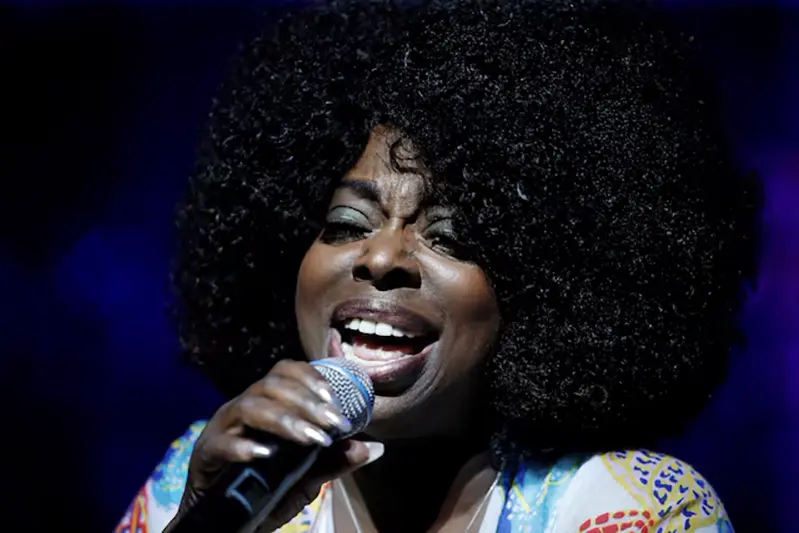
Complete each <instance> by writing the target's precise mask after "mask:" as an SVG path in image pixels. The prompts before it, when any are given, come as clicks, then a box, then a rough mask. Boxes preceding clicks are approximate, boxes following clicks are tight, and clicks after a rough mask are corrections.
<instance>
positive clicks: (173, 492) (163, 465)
mask: <svg viewBox="0 0 799 533" xmlns="http://www.w3.org/2000/svg"><path fill="white" fill-rule="evenodd" d="M205 425H206V422H205V421H204V420H200V421H197V422H194V423H193V424H192V425H191V426H189V429H187V430H186V432H185V433H183V435H181V436H180V437H178V438H177V439H175V440H174V441H172V444H170V445H169V449H168V450H167V452H166V454H164V458H163V459H161V462H160V463H158V465H157V466H156V467H155V470H154V471H153V473H152V475H151V476H150V480H149V484H150V489H151V492H152V496H153V500H154V501H155V503H156V504H159V505H161V506H165V507H172V506H177V505H178V504H180V498H181V496H182V495H183V489H184V487H185V486H186V477H187V476H188V473H189V459H190V458H191V452H192V451H193V450H194V445H195V443H196V442H197V438H198V437H199V436H200V433H202V431H203V429H205Z"/></svg>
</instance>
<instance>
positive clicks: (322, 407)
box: [261, 375, 352, 434]
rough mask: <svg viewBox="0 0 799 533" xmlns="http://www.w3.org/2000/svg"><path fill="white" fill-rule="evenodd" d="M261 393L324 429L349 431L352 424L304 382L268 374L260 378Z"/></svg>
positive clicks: (336, 408)
mask: <svg viewBox="0 0 799 533" xmlns="http://www.w3.org/2000/svg"><path fill="white" fill-rule="evenodd" d="M261 384H262V386H263V391H262V393H263V395H264V396H267V397H269V398H271V399H273V400H276V401H278V402H279V403H281V404H283V405H285V406H286V407H287V408H288V409H290V410H292V411H294V412H295V414H296V415H298V416H299V417H300V418H304V419H306V420H308V421H309V422H312V423H313V424H316V425H317V426H319V427H322V428H325V429H328V430H329V429H334V428H335V429H336V430H338V432H339V433H343V434H346V433H349V432H350V431H352V425H351V424H350V421H349V420H347V419H346V418H345V417H344V415H342V414H341V411H340V410H339V409H338V407H336V406H334V405H331V404H329V403H326V402H323V401H322V400H320V399H319V397H318V396H317V395H316V394H314V393H313V392H312V391H311V390H310V389H308V388H307V387H306V386H305V385H304V384H302V383H300V382H298V381H296V380H294V379H291V378H287V377H283V376H280V375H269V376H267V377H266V378H265V379H263V380H261Z"/></svg>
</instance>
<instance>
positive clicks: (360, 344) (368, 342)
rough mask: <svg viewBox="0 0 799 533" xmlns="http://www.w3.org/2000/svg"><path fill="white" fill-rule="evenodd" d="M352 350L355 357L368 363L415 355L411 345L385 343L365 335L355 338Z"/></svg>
mask: <svg viewBox="0 0 799 533" xmlns="http://www.w3.org/2000/svg"><path fill="white" fill-rule="evenodd" d="M386 340H388V339H386ZM352 349H353V353H354V354H355V357H358V358H359V359H364V360H366V361H392V360H394V359H398V358H400V357H402V356H404V355H411V354H413V353H414V350H413V347H412V346H411V345H410V344H391V343H383V342H379V341H378V340H377V339H375V338H374V337H367V336H363V335H354V336H353V338H352Z"/></svg>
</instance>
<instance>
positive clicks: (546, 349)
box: [174, 0, 758, 450]
mask: <svg viewBox="0 0 799 533" xmlns="http://www.w3.org/2000/svg"><path fill="white" fill-rule="evenodd" d="M666 20H667V19H666V18H665V17H663V14H662V13H660V12H659V11H658V10H657V9H655V8H653V7H651V6H649V5H647V4H643V3H638V2H616V1H598V0H568V1H566V0H514V1H502V0H480V1H477V0H451V1H439V0H435V1H431V2H424V3H419V2H416V3H403V4H398V3H392V2H382V1H381V2H374V1H372V2H367V1H363V2H358V1H355V2H346V3H328V4H324V5H305V6H302V7H290V8H284V9H283V10H282V12H281V14H280V16H278V17H275V18H273V19H271V21H270V23H269V24H267V28H266V30H264V32H263V33H262V34H261V35H259V36H258V37H257V38H255V39H253V40H252V41H250V42H248V43H247V44H246V45H245V46H244V48H243V52H242V56H241V59H240V60H239V61H238V62H237V63H236V67H235V69H234V74H233V76H232V77H231V79H230V80H229V82H228V83H227V85H226V87H225V88H224V90H223V91H222V97H221V98H220V99H219V100H218V101H217V102H215V103H214V106H213V110H212V112H211V116H210V125H209V130H208V133H207V135H206V138H205V142H204V143H203V144H202V147H201V153H200V157H199V160H198V165H197V169H196V171H195V173H194V174H193V175H192V177H191V180H190V185H189V189H188V194H187V195H186V198H185V201H184V203H183V204H182V205H181V208H180V211H179V216H178V230H179V234H180V246H179V254H178V258H177V264H176V270H175V276H174V283H175V286H176V288H177V292H178V298H179V305H178V316H179V321H180V330H181V339H182V342H183V345H184V347H185V350H186V354H187V356H188V358H189V359H190V361H192V362H193V363H195V364H197V365H199V366H200V367H201V368H202V369H203V370H204V372H205V373H206V374H207V376H209V377H210V379H212V380H213V381H214V382H215V383H216V384H217V385H218V386H219V387H220V388H221V390H222V391H223V392H224V393H226V394H228V395H235V394H237V393H239V392H240V391H242V390H243V389H244V388H245V387H246V386H248V385H249V384H250V383H251V382H253V381H255V380H256V379H258V378H259V377H261V376H263V375H264V373H265V372H267V371H268V369H269V368H270V367H271V365H273V364H274V363H275V362H276V361H277V360H279V359H282V358H303V353H302V350H301V348H300V346H299V339H298V335H297V332H296V322H295V318H294V313H293V311H292V309H293V305H294V294H295V287H296V278H297V271H298V267H299V264H300V262H301V260H302V257H303V255H304V253H305V251H306V250H307V249H308V247H309V245H310V244H311V242H312V241H313V240H314V239H315V238H316V236H317V235H318V233H319V231H320V227H321V222H322V220H323V215H324V209H325V207H326V204H327V201H328V200H329V198H330V194H331V192H332V189H333V187H334V185H335V184H336V183H337V182H338V181H339V180H340V178H341V177H342V176H343V175H344V174H345V172H346V171H347V170H348V169H349V168H350V167H351V166H352V165H353V164H354V162H355V161H356V160H357V158H358V156H359V155H360V153H361V151H362V150H363V147H364V146H365V143H366V140H367V138H368V134H369V132H370V131H371V130H372V129H373V128H374V127H375V126H376V125H378V124H385V125H390V126H392V127H394V128H396V129H397V130H398V131H401V132H402V133H403V134H404V135H405V136H407V138H409V139H411V140H412V141H413V143H414V145H415V146H417V147H419V148H420V149H421V150H422V153H423V158H424V160H425V164H426V165H427V166H428V167H429V168H430V169H431V171H432V174H433V176H434V180H435V184H436V187H435V193H436V194H438V195H440V200H441V201H443V202H446V203H447V204H449V205H455V206H458V208H459V213H458V215H459V219H458V220H459V225H460V229H461V232H462V234H463V236H464V239H465V241H466V244H467V246H468V249H470V250H471V251H472V254H473V255H472V260H474V261H475V262H477V263H478V264H479V265H480V266H481V267H482V268H483V269H484V270H485V272H486V273H487V275H488V277H489V278H490V280H491V282H492V284H493V286H494V288H495V291H496V294H497V298H498V300H499V304H500V309H501V313H502V330H501V332H500V336H499V341H498V344H497V346H496V347H495V351H494V352H493V353H492V354H491V357H490V359H489V362H488V363H487V368H486V376H487V384H488V390H490V395H489V396H488V397H487V398H486V404H487V405H488V406H490V407H492V408H493V411H492V412H493V413H494V414H495V416H494V420H495V422H496V427H497V436H498V437H499V438H498V439H496V442H497V443H499V444H500V448H499V449H507V446H510V445H513V446H516V447H518V448H520V449H521V450H532V449H542V448H557V449H562V448H565V447H579V448H591V449H596V448H602V447H606V446H619V445H624V446H627V445H631V446H632V445H640V444H641V443H646V442H649V441H650V439H652V438H656V437H657V436H659V435H661V434H663V433H664V432H668V431H669V430H671V429H676V428H679V427H680V426H681V422H683V421H684V420H687V419H688V418H689V417H690V416H691V415H692V414H694V413H695V412H696V411H697V410H698V409H699V408H701V407H702V406H703V405H704V404H705V403H706V401H707V399H708V398H709V396H710V393H711V392H712V390H713V387H714V386H715V385H716V384H717V383H718V382H719V381H720V380H721V379H722V378H723V376H724V373H725V368H726V361H727V358H728V355H729V353H730V350H731V349H732V347H733V346H734V345H735V343H736V342H737V341H738V340H739V336H738V332H739V330H738V325H737V321H736V312H737V309H738V308H739V304H740V301H741V298H742V294H743V287H742V283H741V282H742V280H744V279H746V278H747V277H749V276H750V275H751V274H752V268H753V263H754V261H753V258H754V255H755V254H754V252H755V243H754V236H755V225H754V220H755V216H754V215H755V212H756V207H757V203H758V195H757V188H756V187H755V186H754V185H753V183H754V182H753V180H751V179H744V178H743V177H742V176H740V175H739V173H738V172H737V171H736V168H735V166H734V163H733V160H732V158H731V153H730V151H729V148H728V147H727V145H726V143H725V141H724V136H723V133H724V132H723V128H722V123H721V121H720V116H719V110H718V107H717V105H716V101H717V100H716V98H715V97H714V96H713V88H712V84H711V83H709V82H708V81H707V80H706V79H705V77H704V76H703V75H702V74H701V71H700V69H697V68H696V65H694V63H693V62H692V60H691V59H690V57H691V55H692V54H693V53H694V50H693V45H692V44H691V39H690V38H688V37H686V36H684V35H682V34H681V33H679V32H677V31H674V30H672V29H670V27H669V26H668V23H667V22H666Z"/></svg>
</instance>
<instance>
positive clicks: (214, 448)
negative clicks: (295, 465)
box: [202, 433, 276, 464]
mask: <svg viewBox="0 0 799 533" xmlns="http://www.w3.org/2000/svg"><path fill="white" fill-rule="evenodd" d="M275 451H276V448H275V447H274V446H270V445H266V444H262V443H259V442H255V441H254V440H251V439H248V438H246V437H242V436H239V435H231V434H229V433H220V434H218V435H216V436H215V437H214V438H213V439H209V440H208V442H207V443H206V444H205V446H204V447H203V449H202V454H203V455H204V456H207V457H206V462H214V463H216V462H218V463H220V464H223V463H247V462H250V461H252V460H253V459H263V458H266V457H271V456H272V455H274V453H275Z"/></svg>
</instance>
